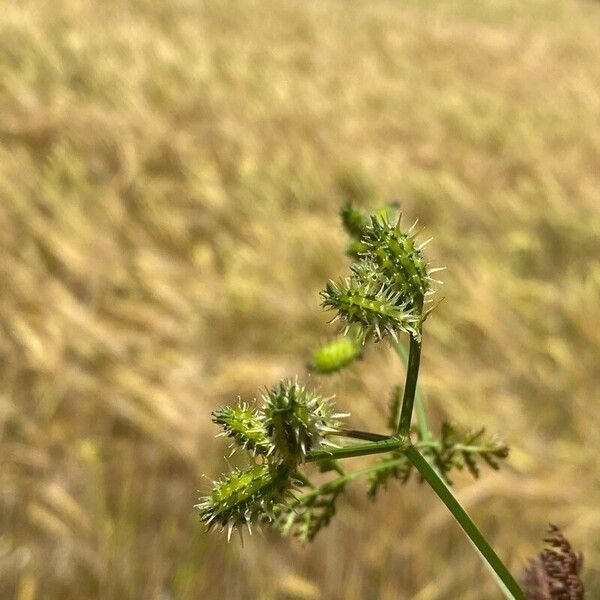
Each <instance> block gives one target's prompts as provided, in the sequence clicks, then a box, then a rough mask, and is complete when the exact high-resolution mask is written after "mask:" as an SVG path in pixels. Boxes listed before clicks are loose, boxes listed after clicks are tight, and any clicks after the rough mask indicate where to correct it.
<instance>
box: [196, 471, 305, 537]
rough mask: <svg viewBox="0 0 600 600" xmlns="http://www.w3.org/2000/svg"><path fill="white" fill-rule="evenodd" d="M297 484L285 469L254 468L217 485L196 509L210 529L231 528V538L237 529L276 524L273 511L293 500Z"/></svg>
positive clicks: (238, 473) (234, 473)
mask: <svg viewBox="0 0 600 600" xmlns="http://www.w3.org/2000/svg"><path fill="white" fill-rule="evenodd" d="M293 486H294V480H293V477H292V476H291V471H290V469H288V467H286V466H285V465H279V466H271V465H268V464H264V465H253V466H251V467H250V468H248V469H246V470H245V471H240V470H235V471H233V472H232V473H230V474H229V475H228V476H227V477H225V478H223V479H221V480H220V481H216V482H215V483H214V485H213V488H212V490H211V492H210V493H209V494H208V495H207V496H204V497H202V498H200V502H199V503H198V504H197V505H196V508H198V509H199V511H200V518H201V520H202V522H203V523H204V524H205V525H206V526H207V528H208V529H211V528H213V527H214V526H215V525H221V526H222V527H227V529H228V532H227V537H228V539H229V537H230V536H231V532H232V530H233V529H235V528H239V527H240V526H243V525H248V527H249V528H250V525H251V524H252V523H256V522H257V521H260V520H267V521H272V520H273V518H274V516H273V508H274V507H275V506H277V505H279V504H280V503H282V502H285V501H286V500H287V499H289V498H290V497H292V495H291V490H292V489H293Z"/></svg>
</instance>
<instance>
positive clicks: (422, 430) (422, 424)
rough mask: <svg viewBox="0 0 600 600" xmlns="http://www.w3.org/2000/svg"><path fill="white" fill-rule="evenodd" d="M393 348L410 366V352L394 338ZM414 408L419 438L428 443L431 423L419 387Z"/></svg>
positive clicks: (392, 340) (391, 339)
mask: <svg viewBox="0 0 600 600" xmlns="http://www.w3.org/2000/svg"><path fill="white" fill-rule="evenodd" d="M390 341H391V345H392V348H393V349H394V351H395V352H396V354H397V355H398V356H399V357H400V360H402V362H403V363H404V364H405V365H407V366H408V352H407V351H406V348H405V347H404V346H403V345H402V343H401V342H400V341H399V340H397V339H394V338H390ZM414 407H415V412H416V413H417V421H418V423H417V425H418V427H419V436H420V438H421V440H422V441H428V440H430V439H431V432H430V430H429V423H428V420H427V412H426V410H425V401H424V398H423V394H422V392H421V389H420V388H419V386H417V388H416V390H415V397H414Z"/></svg>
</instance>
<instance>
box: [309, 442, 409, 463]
mask: <svg viewBox="0 0 600 600" xmlns="http://www.w3.org/2000/svg"><path fill="white" fill-rule="evenodd" d="M409 443H410V441H409V439H408V438H407V437H401V436H398V437H388V438H385V439H383V440H380V441H377V442H369V443H368V444H354V445H352V446H345V447H343V448H331V449H330V450H313V451H312V452H309V453H308V454H307V455H306V462H315V461H319V460H331V459H338V458H354V457H356V456H368V455H369V454H381V453H382V452H391V451H392V450H404V448H406V446H408V445H409Z"/></svg>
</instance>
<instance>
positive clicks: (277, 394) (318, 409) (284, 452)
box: [261, 380, 346, 467]
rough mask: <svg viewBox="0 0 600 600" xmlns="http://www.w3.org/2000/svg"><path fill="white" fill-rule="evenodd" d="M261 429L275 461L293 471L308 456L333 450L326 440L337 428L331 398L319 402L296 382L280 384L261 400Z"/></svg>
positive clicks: (314, 395) (337, 423)
mask: <svg viewBox="0 0 600 600" xmlns="http://www.w3.org/2000/svg"><path fill="white" fill-rule="evenodd" d="M263 399H264V401H265V406H264V408H263V411H262V416H261V418H262V420H263V426H264V427H265V429H266V431H267V434H268V436H269V439H270V442H271V451H272V453H273V456H274V458H275V459H276V460H279V461H280V462H282V463H284V464H287V465H289V466H293V467H295V466H296V465H297V464H298V463H299V462H302V461H303V460H304V458H305V457H306V455H307V454H308V452H310V451H311V450H312V449H315V448H319V447H322V446H333V445H334V444H332V443H331V442H330V441H329V440H328V437H329V436H331V435H332V434H335V433H336V432H337V431H338V430H339V427H340V422H339V419H340V418H341V417H343V416H346V415H342V414H336V413H334V412H333V405H332V398H323V397H322V396H319V395H318V394H316V393H315V392H313V391H310V390H308V389H307V388H306V387H305V386H303V385H301V384H299V383H298V381H292V380H284V381H282V382H280V383H279V384H278V385H277V386H275V387H274V388H272V389H270V390H267V391H266V393H265V395H264V396H263Z"/></svg>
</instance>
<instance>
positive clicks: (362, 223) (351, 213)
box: [340, 204, 369, 238]
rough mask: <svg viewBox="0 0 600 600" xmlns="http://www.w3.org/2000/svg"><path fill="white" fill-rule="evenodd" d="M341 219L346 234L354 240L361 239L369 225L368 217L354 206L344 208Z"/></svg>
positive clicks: (341, 211)
mask: <svg viewBox="0 0 600 600" xmlns="http://www.w3.org/2000/svg"><path fill="white" fill-rule="evenodd" d="M340 217H341V219H342V224H343V225H344V229H345V230H346V233H347V234H348V235H349V236H351V237H353V238H359V237H361V236H362V234H363V230H364V228H365V227H366V226H367V225H368V224H369V217H368V215H367V214H366V213H364V212H363V211H362V210H360V209H358V208H356V207H355V206H353V205H352V204H344V206H342V208H341V210H340Z"/></svg>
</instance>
